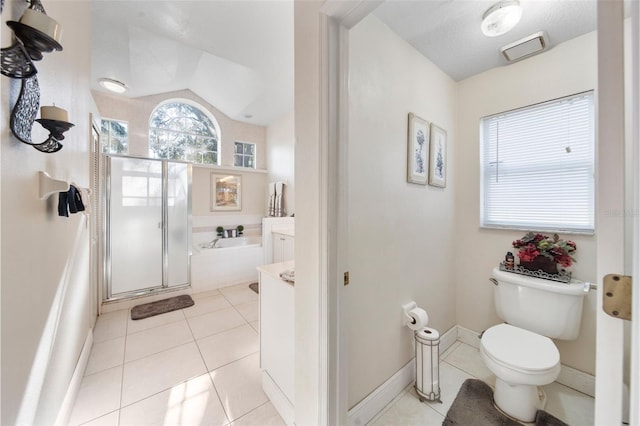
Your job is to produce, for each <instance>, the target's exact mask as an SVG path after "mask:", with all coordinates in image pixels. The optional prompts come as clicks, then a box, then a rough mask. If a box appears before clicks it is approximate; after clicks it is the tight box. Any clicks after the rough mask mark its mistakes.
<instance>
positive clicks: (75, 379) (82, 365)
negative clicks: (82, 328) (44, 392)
mask: <svg viewBox="0 0 640 426" xmlns="http://www.w3.org/2000/svg"><path fill="white" fill-rule="evenodd" d="M92 346H93V329H91V328H90V329H89V332H88V333H87V338H86V339H85V341H84V345H83V346H82V351H81V352H80V357H79V358H78V363H77V364H76V368H75V370H74V371H73V376H72V377H71V381H70V382H69V387H68V388H67V393H66V394H65V396H64V400H63V401H62V405H61V406H60V411H58V417H57V418H56V423H55V424H56V426H64V425H67V424H69V417H70V416H71V411H72V410H73V405H74V403H75V402H76V397H77V396H78V392H79V391H80V384H82V378H83V377H84V372H85V370H86V369H87V363H88V362H89V355H90V354H91V348H92Z"/></svg>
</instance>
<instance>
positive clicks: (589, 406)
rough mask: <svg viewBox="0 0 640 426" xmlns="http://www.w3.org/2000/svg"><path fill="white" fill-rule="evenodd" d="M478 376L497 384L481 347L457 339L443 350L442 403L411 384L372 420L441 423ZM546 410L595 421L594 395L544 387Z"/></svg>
mask: <svg viewBox="0 0 640 426" xmlns="http://www.w3.org/2000/svg"><path fill="white" fill-rule="evenodd" d="M470 378H476V379H480V380H483V381H484V382H486V383H488V384H489V385H490V386H491V387H493V386H494V385H495V376H494V375H493V374H492V373H491V371H489V369H487V367H485V365H484V363H483V361H482V359H481V358H480V351H479V350H478V349H476V348H474V347H473V346H470V345H467V344H465V343H462V342H456V343H454V344H453V345H451V347H450V348H449V349H448V350H447V351H446V352H444V353H443V354H442V356H441V362H440V397H441V399H442V403H438V402H420V400H419V399H418V395H417V394H416V391H415V389H413V386H412V385H411V386H407V388H406V389H405V390H404V391H403V392H402V393H401V394H400V395H398V396H397V397H396V398H395V399H394V400H393V401H392V402H391V403H389V405H387V406H386V407H385V408H384V409H383V410H382V411H380V413H378V415H377V416H376V417H375V418H374V419H373V420H372V421H371V422H370V423H369V424H370V425H373V426H387V425H388V426H400V425H402V426H408V425H421V426H427V425H441V424H442V421H443V420H444V417H445V415H446V414H447V411H448V410H449V407H450V406H451V404H452V403H453V400H454V399H455V397H456V395H457V394H458V390H459V389H460V386H462V383H463V382H464V381H465V380H466V379H470ZM544 389H545V392H546V393H547V406H546V408H545V410H546V411H547V412H549V413H551V414H553V415H554V416H556V417H557V418H559V419H560V420H563V421H564V422H565V423H568V424H569V425H572V426H573V425H575V426H586V425H593V398H591V397H590V396H588V395H585V394H583V393H581V392H578V391H575V390H573V389H571V388H568V387H566V386H563V385H561V384H559V383H555V382H554V383H552V384H550V385H547V386H545V387H544Z"/></svg>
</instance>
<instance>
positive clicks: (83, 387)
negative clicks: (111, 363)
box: [69, 366, 122, 425]
mask: <svg viewBox="0 0 640 426" xmlns="http://www.w3.org/2000/svg"><path fill="white" fill-rule="evenodd" d="M121 380H122V366H119V367H114V368H110V369H108V370H104V371H101V372H99V373H95V374H90V375H88V376H85V377H84V378H83V379H82V383H81V384H80V390H79V392H78V396H77V397H76V402H75V406H74V408H73V411H72V412H71V417H70V420H69V424H70V425H79V424H82V423H86V422H88V421H90V420H94V419H97V418H98V417H101V416H104V415H105V414H108V413H111V412H112V411H115V410H117V409H118V408H120V383H121Z"/></svg>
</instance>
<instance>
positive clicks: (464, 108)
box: [454, 33, 597, 374]
mask: <svg viewBox="0 0 640 426" xmlns="http://www.w3.org/2000/svg"><path fill="white" fill-rule="evenodd" d="M596 63H597V51H596V35H595V33H590V34H587V35H584V36H581V37H578V38H576V39H573V40H570V41H568V42H565V43H563V44H561V45H558V46H556V47H554V48H553V49H551V50H550V51H548V52H545V53H543V54H540V55H538V56H535V57H532V58H529V59H526V60H524V61H522V62H519V63H515V64H512V65H509V66H505V67H500V68H495V69H493V70H490V71H487V72H485V73H482V74H479V75H477V76H474V77H471V78H469V79H466V80H464V81H462V82H460V83H459V84H458V95H459V98H458V105H459V110H458V120H457V122H458V149H457V150H456V154H455V159H454V161H455V164H456V168H455V170H456V171H455V179H456V181H457V184H458V185H457V189H456V209H455V218H456V229H457V232H456V250H457V251H456V262H457V263H458V267H457V268H456V274H455V277H456V292H457V295H456V300H457V309H456V312H457V322H458V324H460V325H462V326H464V327H467V328H469V329H472V330H476V331H482V330H484V329H486V328H488V327H490V326H492V325H494V324H497V323H499V322H500V320H499V318H498V317H497V316H496V314H495V307H494V305H493V298H492V297H493V296H492V291H493V290H492V285H491V284H490V283H489V281H488V278H489V277H490V274H491V269H492V268H493V267H494V266H496V265H497V264H498V263H499V262H500V260H502V259H504V255H505V253H506V252H507V251H510V249H511V242H512V241H513V240H515V239H517V238H519V237H521V236H522V235H523V234H524V233H525V232H524V231H506V230H492V229H481V228H480V227H479V223H480V219H479V217H480V216H479V209H480V183H479V182H480V170H479V151H480V147H479V123H480V121H479V120H480V118H481V117H484V116H486V115H490V114H495V113H498V112H501V111H507V110H510V109H513V108H518V107H523V106H527V105H531V104H534V103H537V102H542V101H546V100H550V99H554V98H558V97H562V96H566V95H570V94H573V93H578V92H582V91H586V90H591V89H595V87H596V76H597V74H596V71H597V70H596ZM562 236H563V237H567V238H569V239H572V240H574V241H575V242H576V243H577V245H578V251H577V253H576V258H577V263H576V264H575V266H574V267H573V271H574V276H575V277H576V278H578V279H581V280H584V281H590V282H595V280H596V269H595V268H596V244H595V237H594V236H585V235H564V234H563V235H562ZM595 310H596V300H595V292H591V293H590V294H589V296H588V297H587V298H586V300H585V304H584V314H583V322H582V330H581V333H580V336H579V338H578V339H577V340H576V341H571V342H569V341H556V344H557V345H558V348H559V349H560V358H561V360H562V363H563V364H566V365H569V366H571V367H574V368H576V369H579V370H582V371H584V372H587V373H590V374H593V373H594V369H595V364H594V363H595V321H596V319H595Z"/></svg>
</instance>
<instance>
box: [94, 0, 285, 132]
mask: <svg viewBox="0 0 640 426" xmlns="http://www.w3.org/2000/svg"><path fill="white" fill-rule="evenodd" d="M101 77H107V78H112V79H115V80H119V81H122V82H123V83H125V84H126V85H127V86H128V87H129V91H128V92H127V93H126V94H125V95H124V96H127V97H132V98H135V97H139V96H146V95H152V94H158V93H164V92H170V91H174V90H182V89H190V90H191V91H193V92H194V93H196V94H197V95H199V96H200V97H202V98H203V99H205V100H206V101H207V102H209V103H210V104H211V105H213V106H215V107H216V108H218V109H219V110H221V111H222V112H223V113H225V114H226V115H228V116H229V117H231V118H233V119H235V120H240V121H245V122H250V123H254V124H259V125H268V124H270V123H271V122H273V121H274V120H276V119H278V118H280V117H282V116H283V115H285V114H286V113H288V112H290V111H292V110H293V2H292V1H291V0H275V1H269V0H244V1H198V0H196V1H190V0H184V1H158V0H153V1H112V0H96V1H93V2H92V57H91V78H92V89H94V90H100V91H104V89H102V88H101V87H100V86H99V85H98V79H99V78H101ZM248 116H251V117H248Z"/></svg>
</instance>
